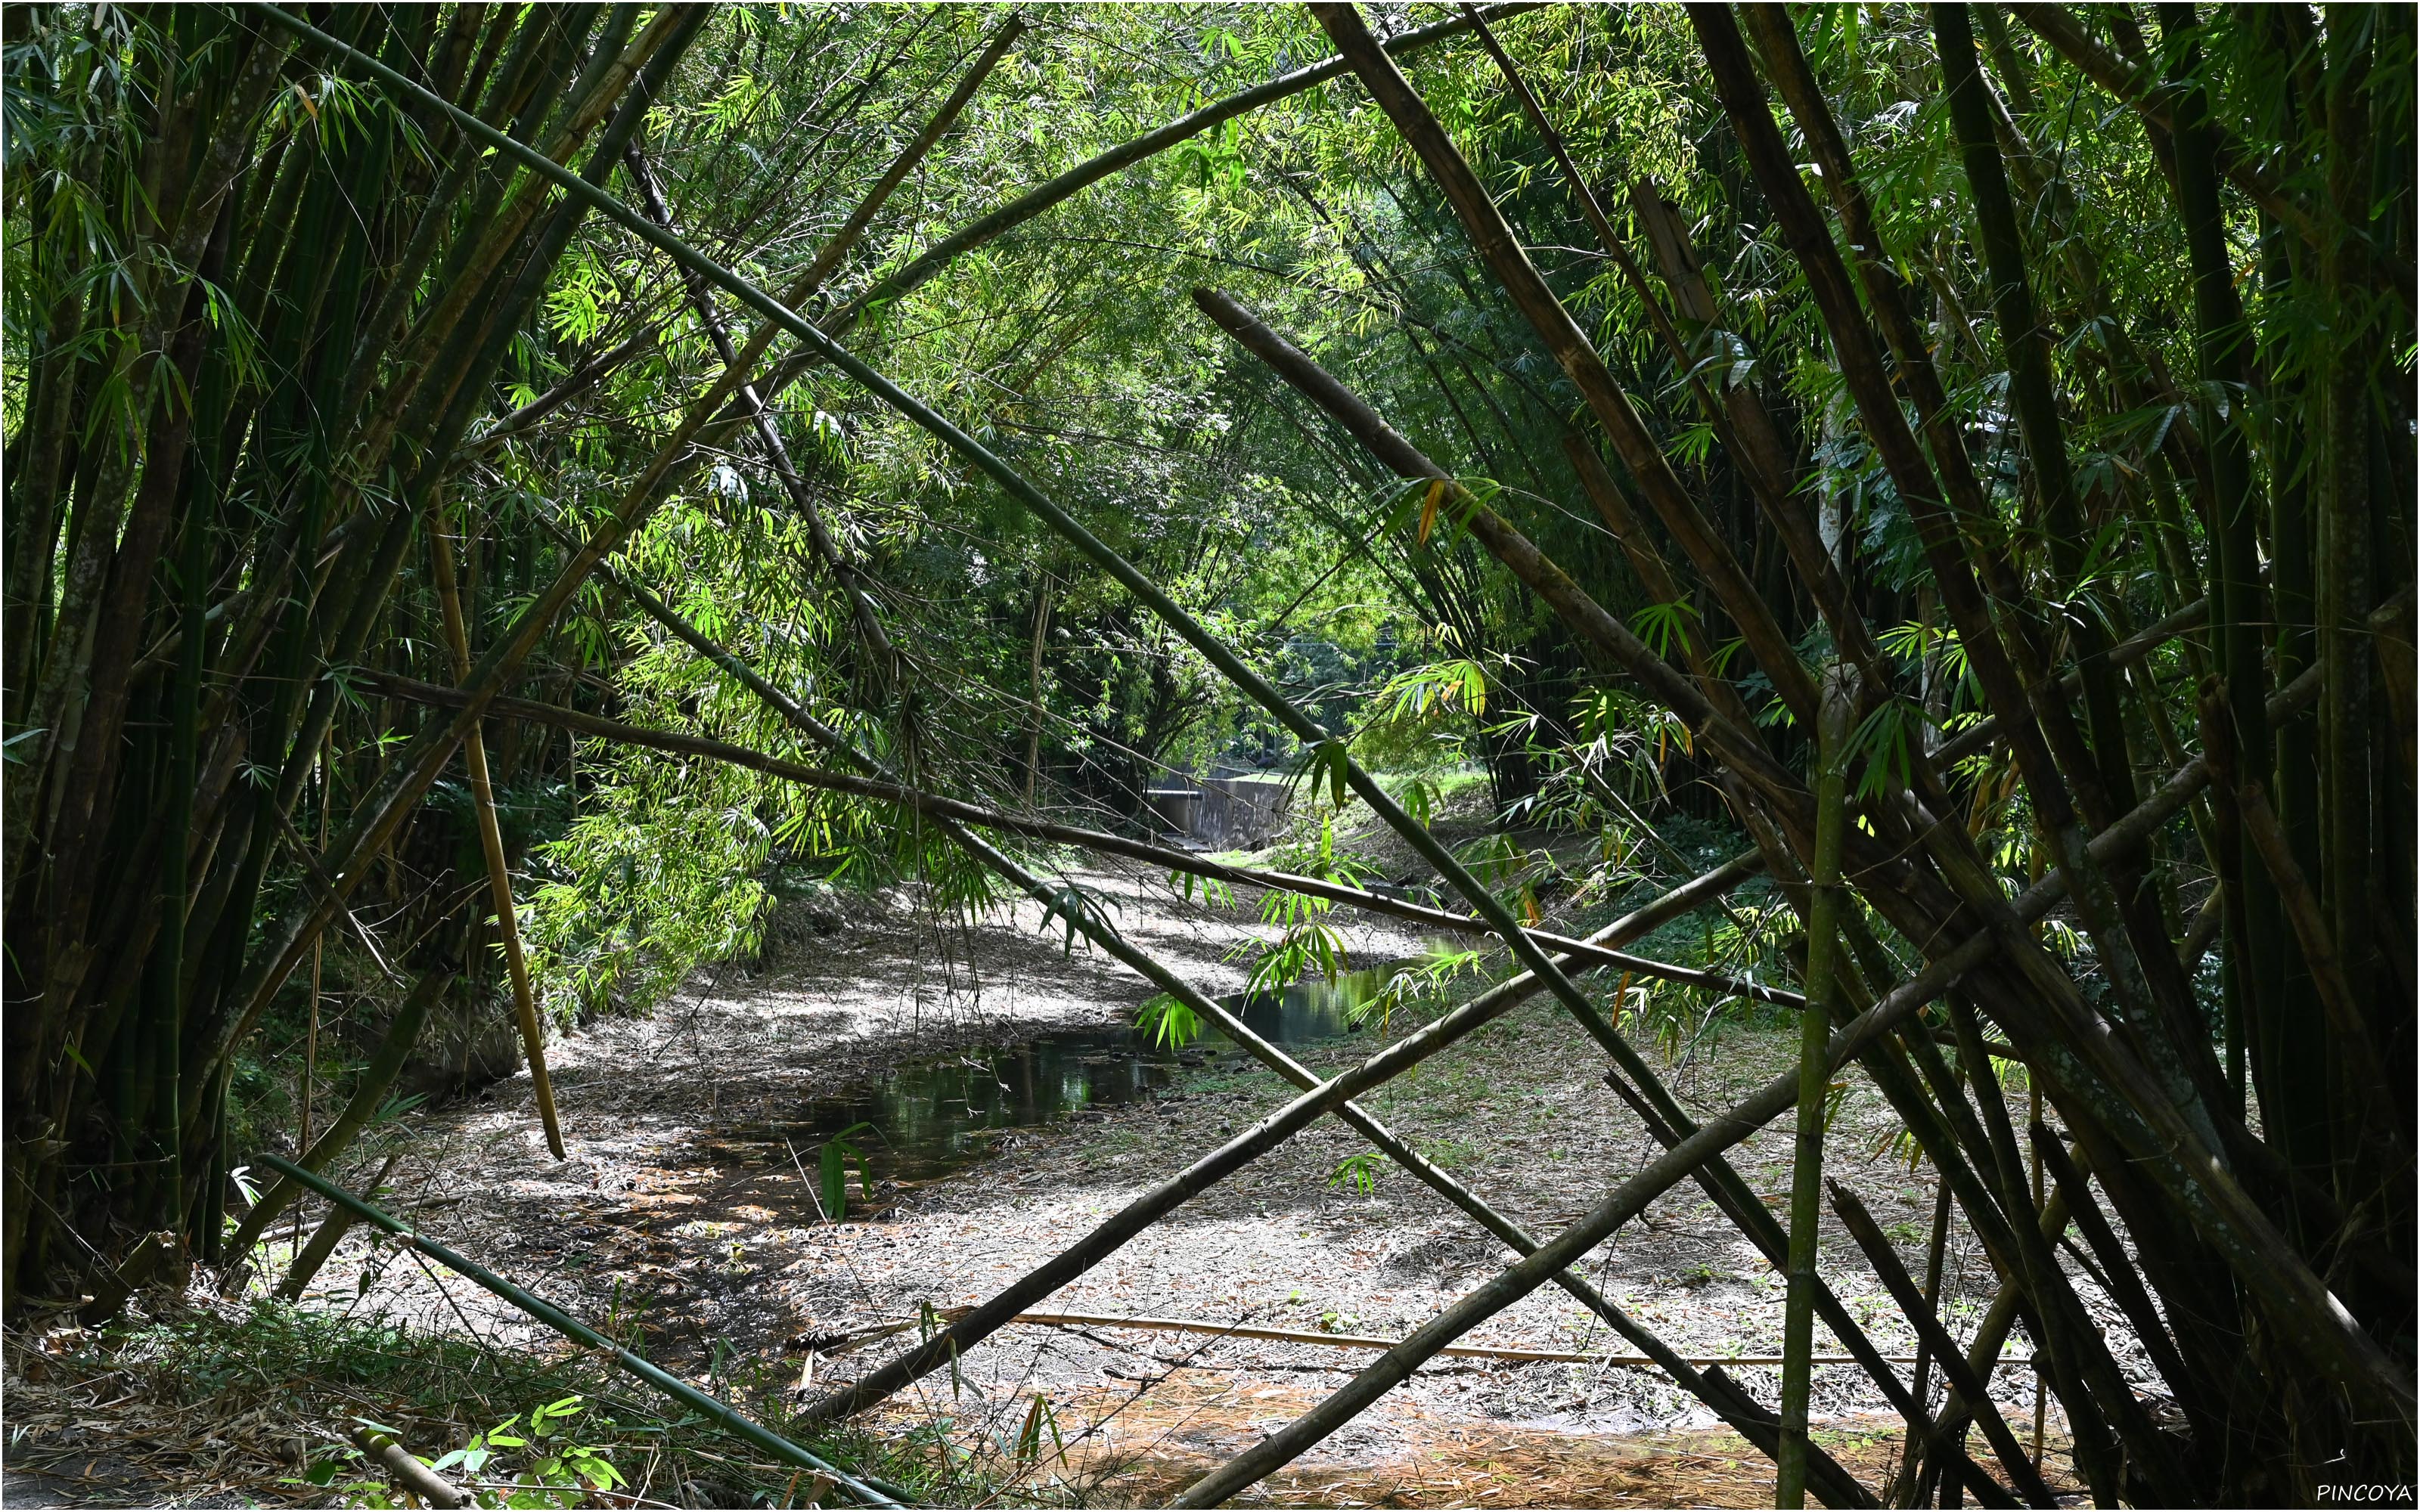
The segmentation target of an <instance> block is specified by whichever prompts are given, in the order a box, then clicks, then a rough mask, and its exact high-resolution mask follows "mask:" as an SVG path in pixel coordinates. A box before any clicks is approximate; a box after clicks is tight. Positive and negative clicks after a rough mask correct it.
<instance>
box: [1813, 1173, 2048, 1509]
mask: <svg viewBox="0 0 2420 1512" xmlns="http://www.w3.org/2000/svg"><path fill="white" fill-rule="evenodd" d="M1831 1193H1832V1211H1835V1212H1837V1213H1838V1214H1839V1215H1840V1221H1841V1223H1843V1224H1845V1225H1847V1226H1848V1229H1849V1234H1850V1237H1851V1238H1853V1239H1854V1240H1855V1241H1856V1242H1857V1247H1858V1248H1859V1249H1862V1250H1864V1251H1865V1252H1866V1258H1867V1259H1868V1260H1869V1261H1870V1262H1871V1263H1872V1265H1873V1268H1874V1274H1875V1275H1877V1276H1879V1277H1881V1278H1882V1283H1883V1286H1884V1287H1885V1288H1886V1289H1887V1290H1888V1291H1889V1292H1890V1294H1891V1300H1892V1301H1893V1302H1896V1303H1898V1304H1899V1308H1900V1313H1901V1314H1902V1315H1904V1316H1905V1317H1906V1319H1907V1320H1908V1322H1909V1324H1910V1325H1911V1326H1913V1327H1914V1328H1915V1329H1916V1332H1917V1334H1918V1335H1921V1336H1922V1337H1923V1338H1924V1339H1925V1340H1926V1341H1927V1342H1928V1343H1929V1344H1931V1347H1932V1354H1933V1356H1934V1358H1936V1359H1938V1360H1939V1361H1940V1362H1941V1369H1942V1373H1943V1374H1944V1375H1945V1376H1946V1377H1947V1379H1948V1381H1949V1383H1950V1384H1951V1385H1952V1386H1954V1387H1956V1388H1957V1389H1958V1390H1959V1391H1960V1392H1961V1393H1962V1394H1963V1395H1964V1396H1965V1397H1966V1399H1967V1400H1968V1401H1969V1402H1971V1403H1973V1404H1974V1405H1975V1412H1976V1417H1977V1420H1978V1422H1980V1423H1981V1425H1982V1427H1983V1436H1984V1437H1985V1438H1986V1439H1989V1440H1990V1441H1991V1443H1992V1450H1993V1453H1994V1454H1996V1455H1998V1456H1999V1457H2000V1465H2001V1468H2003V1469H2005V1470H2006V1471H2008V1473H2009V1475H2010V1476H2011V1477H2012V1479H2013V1481H2014V1484H2015V1485H2016V1487H2017V1488H2018V1489H2020V1490H2022V1491H2023V1492H2024V1494H2025V1495H2026V1496H2027V1497H2028V1498H2030V1499H2031V1500H2032V1502H2033V1504H2034V1505H2036V1506H2056V1505H2057V1504H2058V1498H2057V1497H2056V1496H2055V1494H2053V1493H2052V1491H2051V1489H2050V1488H2049V1487H2048V1486H2046V1485H2044V1484H2043V1483H2042V1478H2041V1473H2040V1471H2039V1470H2037V1469H2036V1468H2035V1466H2034V1463H2033V1461H2032V1460H2031V1459H2030V1458H2027V1457H2026V1455H2025V1448H2024V1444H2022V1443H2018V1442H2017V1436H2016V1433H2015V1431H2014V1430H2013V1429H2011V1428H2010V1427H2009V1422H2008V1419H2007V1418H2006V1417H2004V1416H2002V1415H2001V1412H2000V1409H1999V1406H1998V1404H1997V1403H1995V1402H1993V1400H1992V1396H1991V1393H1990V1392H1989V1391H1987V1390H1986V1389H1985V1388H1984V1384H1983V1382H1982V1381H1981V1379H1980V1378H1978V1376H1977V1375H1976V1374H1975V1373H1974V1372H1973V1371H1971V1370H1969V1369H1967V1368H1966V1357H1965V1356H1964V1355H1963V1354H1961V1353H1960V1352H1959V1350H1958V1341H1957V1340H1956V1339H1953V1338H1951V1337H1950V1336H1949V1331H1948V1330H1947V1328H1944V1327H1943V1326H1942V1324H1941V1319H1940V1318H1939V1316H1938V1315H1936V1314H1935V1313H1934V1312H1933V1310H1932V1304H1931V1303H1929V1302H1927V1301H1926V1300H1925V1297H1924V1293H1923V1292H1921V1291H1919V1290H1917V1289H1916V1282H1915V1280H1914V1279H1913V1278H1911V1277H1910V1276H1909V1275H1908V1273H1907V1268H1906V1267H1905V1266H1903V1265H1901V1264H1900V1258H1899V1254H1898V1252H1897V1251H1895V1250H1893V1249H1892V1248H1891V1245H1890V1241H1889V1240H1888V1239H1886V1238H1885V1237H1884V1235H1883V1231H1882V1227H1881V1226H1880V1225H1878V1224H1876V1223H1875V1222H1874V1219H1873V1214H1871V1213H1869V1212H1868V1211H1866V1205H1865V1204H1864V1203H1863V1202H1861V1201H1859V1200H1858V1199H1857V1195H1856V1194H1855V1193H1854V1192H1852V1191H1850V1190H1849V1189H1848V1188H1847V1187H1844V1186H1842V1185H1841V1184H1840V1183H1839V1182H1838V1181H1834V1182H1832V1183H1831Z"/></svg>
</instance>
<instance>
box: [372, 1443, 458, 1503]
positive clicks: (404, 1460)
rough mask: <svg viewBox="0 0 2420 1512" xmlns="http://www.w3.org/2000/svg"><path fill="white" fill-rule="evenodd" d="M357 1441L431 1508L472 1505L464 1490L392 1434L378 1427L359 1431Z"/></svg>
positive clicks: (402, 1485)
mask: <svg viewBox="0 0 2420 1512" xmlns="http://www.w3.org/2000/svg"><path fill="white" fill-rule="evenodd" d="M353 1442H354V1443H357V1444H360V1445H361V1446H362V1452H363V1453H364V1454H366V1455H368V1456H369V1457H370V1458H373V1459H375V1460H377V1461H378V1462H379V1463H380V1464H381V1465H383V1466H385V1467H386V1473H388V1474H390V1475H392V1476H394V1477H395V1483H396V1485H397V1486H400V1487H401V1488H403V1489H405V1490H406V1491H409V1492H411V1494H412V1495H413V1496H416V1497H418V1498H419V1499H420V1500H422V1501H424V1502H426V1503H427V1504H429V1505H430V1506H442V1507H456V1506H463V1505H466V1504H468V1498H466V1497H464V1496H463V1494H462V1491H461V1488H459V1487H458V1486H456V1485H455V1484H454V1483H453V1482H451V1481H449V1480H447V1479H446V1478H445V1477H444V1476H442V1475H441V1474H439V1473H437V1472H435V1471H433V1470H431V1469H429V1468H428V1467H427V1465H424V1464H422V1463H421V1462H420V1460H419V1459H418V1458H416V1457H415V1456H414V1455H413V1454H412V1452H411V1450H409V1449H407V1448H405V1447H404V1446H403V1445H402V1444H399V1443H396V1442H395V1439H394V1436H393V1435H391V1434H385V1433H380V1431H379V1430H378V1429H376V1428H368V1427H363V1428H355V1429H354V1430H353Z"/></svg>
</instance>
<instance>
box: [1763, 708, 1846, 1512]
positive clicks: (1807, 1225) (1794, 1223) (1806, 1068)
mask: <svg viewBox="0 0 2420 1512" xmlns="http://www.w3.org/2000/svg"><path fill="white" fill-rule="evenodd" d="M1855 713H1856V694H1855V691H1854V687H1852V685H1851V683H1850V682H1849V680H1848V675H1847V672H1846V670H1845V669H1844V668H1842V667H1839V666H1835V667H1834V668H1833V669H1832V671H1831V673H1830V675H1829V676H1827V677H1826V678H1825V679H1824V681H1823V709H1822V713H1821V716H1820V717H1819V718H1818V719H1817V722H1816V745H1815V762H1816V776H1815V855H1814V857H1813V868H1812V875H1811V877H1810V878H1809V883H1808V898H1807V980H1806V986H1807V1006H1806V1007H1804V1008H1802V1009H1800V1010H1799V1011H1798V1136H1797V1142H1796V1149H1795V1153H1794V1155H1793V1156H1792V1162H1791V1166H1790V1267H1789V1289H1788V1292H1787V1294H1786V1297H1785V1300H1784V1303H1783V1315H1782V1324H1781V1352H1782V1360H1783V1364H1782V1368H1781V1458H1780V1459H1779V1461H1778V1463H1777V1465H1776V1471H1777V1474H1778V1478H1777V1480H1776V1485H1775V1489H1774V1493H1773V1494H1774V1504H1775V1505H1776V1506H1779V1507H1786V1508H1794V1507H1800V1506H1804V1505H1806V1504H1807V1391H1808V1388H1809V1387H1810V1386H1811V1385H1812V1384H1813V1379H1812V1377H1811V1376H1810V1374H1809V1372H1808V1361H1809V1360H1810V1359H1811V1358H1812V1356H1813V1352H1814V1340H1815V1286H1816V1280H1815V1258H1816V1251H1817V1232H1816V1230H1817V1218H1818V1217H1819V1215H1820V1214H1821V1212H1822V1211H1823V1210H1822V1206H1821V1204H1822V1201H1823V1198H1822V1181H1823V1119H1824V1115H1825V1114H1826V1113H1827V1112H1828V1111H1829V1104H1830V1102H1831V1098H1830V1090H1831V1080H1832V1073H1831V1068H1830V1067H1829V1066H1828V1065H1826V1064H1825V1063H1824V1057H1823V1052H1824V1050H1825V1049H1826V1047H1827V1046H1828V1044H1829V1042H1830V1040H1831V1022H1830V1020H1831V1009H1832V1005H1833V1004H1834V1003H1836V1002H1838V1001H1839V998H1840V991H1839V982H1838V974H1839V972H1840V970H1841V965H1842V963H1841V960H1840V909H1841V905H1842V903H1843V899H1842V897H1841V894H1840V850H1841V836H1842V834H1843V832H1844V831H1846V830H1847V828H1848V819H1849V804H1848V784H1847V777H1848V744H1849V721H1850V720H1851V719H1852V718H1854V717H1855Z"/></svg>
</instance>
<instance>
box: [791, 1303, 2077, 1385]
mask: <svg viewBox="0 0 2420 1512" xmlns="http://www.w3.org/2000/svg"><path fill="white" fill-rule="evenodd" d="M972 1311H974V1309H973V1308H972V1307H940V1308H937V1309H935V1310H934V1313H933V1316H934V1317H936V1318H939V1319H944V1320H947V1321H952V1322H954V1321H955V1320H957V1319H960V1318H963V1317H965V1316H966V1315H967V1314H968V1313H970V1312H972ZM922 1321H923V1319H915V1318H908V1319H900V1320H898V1321H896V1322H891V1323H877V1324H875V1325H873V1326H871V1327H867V1328H862V1329H851V1330H850V1331H849V1332H848V1333H846V1334H844V1335H838V1337H837V1338H836V1339H834V1340H833V1341H832V1342H831V1343H830V1345H829V1346H828V1347H826V1348H823V1349H819V1350H815V1351H814V1352H816V1353H818V1354H827V1355H830V1354H844V1353H846V1352H847V1351H848V1350H854V1349H857V1348H859V1347H860V1346H861V1345H865V1344H871V1343H873V1342H874V1341H876V1340H877V1339H885V1338H891V1337H892V1336H894V1335H900V1334H906V1333H908V1332H911V1331H912V1330H914V1329H915V1328H917V1327H918V1326H919V1325H920V1324H921V1323H922ZM1009 1321H1010V1322H1012V1323H1037V1324H1045V1325H1047V1326H1050V1327H1054V1328H1122V1329H1131V1330H1134V1331H1135V1332H1138V1333H1145V1334H1206V1335H1212V1336H1213V1337H1217V1338H1238V1339H1263V1340H1267V1341H1269V1342H1272V1343H1277V1344H1324V1345H1327V1346H1329V1347H1331V1348H1333V1349H1339V1350H1391V1349H1393V1348H1394V1347H1395V1346H1396V1345H1398V1344H1400V1343H1402V1342H1403V1341H1402V1340H1401V1339H1389V1338H1379V1337H1377V1336H1375V1335H1368V1334H1318V1333H1312V1332H1311V1331H1310V1330H1308V1329H1299V1328H1264V1327H1262V1326H1260V1325H1259V1324H1256V1323H1214V1322H1209V1321H1206V1320H1204V1319H1192V1318H1125V1317H1120V1316H1118V1315H1116V1314H1111V1313H1057V1312H1030V1313H1019V1314H1017V1315H1016V1317H1015V1318H1012V1319H1009ZM1437 1352H1438V1353H1439V1354H1444V1355H1451V1356H1453V1357H1455V1358H1457V1359H1466V1360H1502V1361H1506V1362H1508V1363H1511V1364H1515V1365H1620V1366H1622V1367H1624V1368H1630V1369H1642V1370H1659V1369H1662V1368H1663V1365H1662V1364H1661V1362H1659V1361H1656V1360H1654V1359H1652V1358H1650V1357H1649V1356H1647V1355H1644V1354H1606V1353H1605V1352H1603V1351H1602V1350H1598V1351H1593V1352H1591V1351H1589V1350H1528V1349H1520V1348H1515V1347H1512V1346H1509V1345H1508V1346H1497V1345H1491V1344H1449V1345H1447V1346H1446V1347H1445V1348H1444V1349H1442V1350H1438V1351H1437ZM1676 1358H1678V1359H1679V1360H1680V1361H1681V1362H1682V1363H1683V1364H1684V1365H1753V1366H1759V1367H1765V1366H1777V1365H1780V1364H1781V1363H1782V1357H1781V1356H1780V1355H1777V1354H1683V1355H1679V1356H1677V1357H1676ZM1882 1359H1883V1361H1884V1362H1885V1364H1888V1365H1914V1364H1915V1363H1916V1356H1915V1355H1912V1354H1885V1355H1884V1356H1882ZM1809 1363H1810V1364H1813V1365H1857V1364H1859V1363H1860V1362H1859V1361H1858V1359H1857V1357H1856V1356H1854V1355H1852V1354H1818V1355H1812V1356H1809ZM2002 1363H2003V1364H2006V1365H2032V1364H2033V1362H2032V1360H2030V1359H2009V1360H2006V1361H2003V1362H2002Z"/></svg>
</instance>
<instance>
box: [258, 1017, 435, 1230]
mask: <svg viewBox="0 0 2420 1512" xmlns="http://www.w3.org/2000/svg"><path fill="white" fill-rule="evenodd" d="M449 980H452V973H450V972H445V971H432V972H429V973H428V974H427V975H426V976H424V977H422V978H421V979H420V980H419V981H418V982H416V983H414V984H413V986H412V989H411V992H410V993H409V994H407V995H405V996H404V999H403V1003H402V1006H400V1007H398V1008H397V1009H396V1011H395V1018H394V1020H393V1022H391V1023H389V1024H388V1025H387V1030H386V1035H385V1038H383V1039H382V1040H380V1041H379V1047H378V1051H377V1053H376V1054H375V1055H373V1056H372V1057H370V1063H369V1065H368V1066H367V1067H365V1068H364V1070H363V1072H362V1079H361V1081H360V1082H359V1083H358V1084H357V1085H356V1086H355V1087H354V1088H353V1095H352V1097H351V1098H350V1099H349V1100H348V1101H347V1102H346V1103H345V1108H344V1111H343V1112H341V1113H339V1114H337V1115H336V1119H335V1121H334V1122H333V1123H331V1124H329V1125H328V1131H327V1133H325V1134H321V1135H320V1136H319V1137H318V1139H317V1140H315V1141H313V1143H312V1145H311V1147H310V1148H309V1149H305V1150H303V1151H302V1155H301V1164H302V1166H304V1167H305V1168H307V1169H309V1170H315V1171H316V1170H319V1169H321V1168H323V1167H325V1166H326V1165H327V1164H328V1163H329V1162H330V1161H333V1160H334V1159H335V1158H336V1157H337V1156H338V1155H341V1154H343V1153H344V1152H345V1150H346V1149H347V1148H348V1147H349V1146H350V1145H351V1144H352V1142H353V1136H354V1135H355V1134H359V1133H361V1131H362V1130H364V1129H365V1128H367V1127H368V1126H369V1122H370V1119H373V1118H375V1117H377V1115H378V1110H379V1109H380V1107H381V1106H383V1105H384V1104H385V1102H386V1094H387V1089H388V1088H391V1087H393V1086H394V1085H395V1079H396V1077H397V1076H399V1075H401V1074H402V1072H403V1062H404V1059H405V1057H407V1056H409V1055H410V1054H411V1047H412V1046H413V1045H414V1044H415V1043H417V1042H418V1041H419V1039H420V1029H421V1026H422V1025H424V1024H425V1023H427V1019H428V1010H429V1008H430V1007H431V1006H432V1005H433V1004H435V1002H436V1001H437V996H438V995H439V994H440V993H442V992H443V991H444V990H445V984H446V982H447V981H449ZM305 1184H307V1183H305ZM301 1195H302V1188H301V1187H300V1186H298V1185H297V1184H296V1183H295V1182H294V1181H292V1180H282V1181H279V1182H278V1183H277V1184H276V1185H275V1186H272V1187H271V1188H270V1189H269V1190H268V1191H266V1192H264V1193H262V1194H261V1195H260V1200H259V1201H257V1202H256V1203H254V1204H253V1205H252V1211H249V1212H247V1213H245V1214H244V1215H243V1221H242V1222H241V1223H240V1224H238V1225H237V1226H236V1231H235V1237H234V1238H232V1239H230V1240H229V1241H227V1244H226V1251H227V1253H228V1254H230V1255H236V1256H241V1255H245V1254H248V1253H250V1251H251V1249H252V1246H253V1245H255V1244H256V1243H258V1242H260V1236H261V1235H263V1234H265V1233H267V1232H269V1226H270V1225H271V1223H273V1222H274V1221H276V1218H277V1215H278V1214H279V1213H281V1212H283V1211H286V1206H287V1203H290V1202H292V1201H293V1200H294V1199H295V1198H296V1197H297V1196H301Z"/></svg>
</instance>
